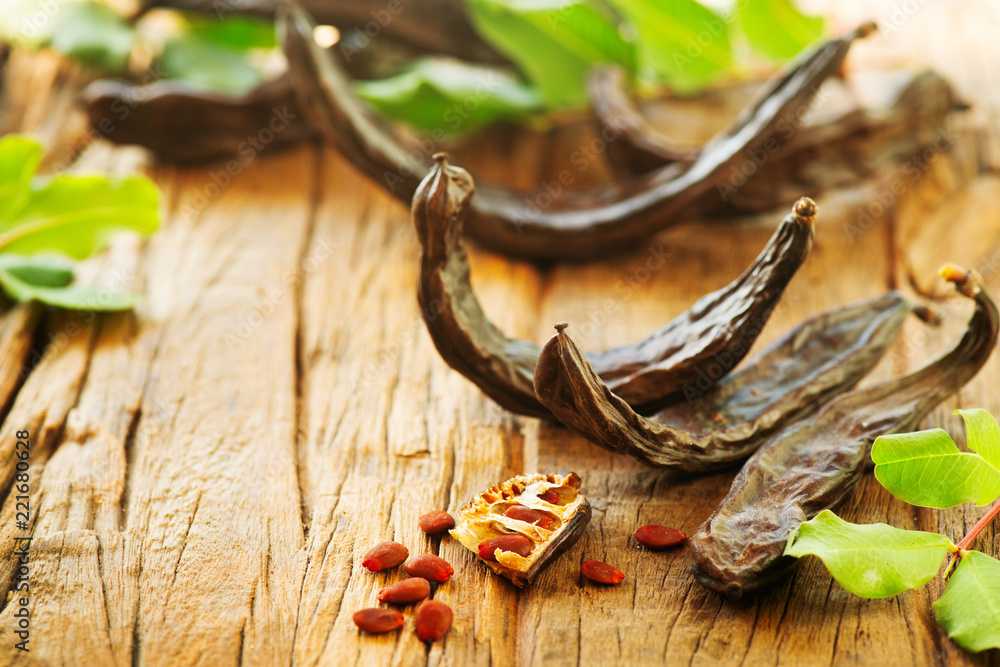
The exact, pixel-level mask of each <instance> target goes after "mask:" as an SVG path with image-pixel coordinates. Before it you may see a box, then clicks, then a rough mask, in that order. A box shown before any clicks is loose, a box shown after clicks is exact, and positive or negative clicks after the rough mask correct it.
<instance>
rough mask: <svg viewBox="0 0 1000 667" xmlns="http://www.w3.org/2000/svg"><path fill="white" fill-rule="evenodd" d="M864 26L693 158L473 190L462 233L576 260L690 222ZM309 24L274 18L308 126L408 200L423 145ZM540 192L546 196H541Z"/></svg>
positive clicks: (421, 167) (794, 116) (533, 254)
mask: <svg viewBox="0 0 1000 667" xmlns="http://www.w3.org/2000/svg"><path fill="white" fill-rule="evenodd" d="M872 29H873V25H872V24H865V25H864V26H861V27H860V28H858V29H856V30H854V31H852V32H850V33H849V34H848V35H845V36H844V37H841V38H840V39H835V40H833V41H831V42H828V43H827V44H824V45H823V46H821V47H819V48H818V49H817V50H816V51H814V52H813V53H812V55H811V56H810V57H808V58H806V59H804V60H803V61H802V62H800V63H799V65H798V66H797V67H796V68H795V69H794V70H792V71H791V72H789V73H787V74H785V75H784V76H782V77H780V78H778V79H776V80H774V81H772V82H769V83H768V84H766V85H765V86H764V87H763V89H762V92H763V93H765V95H764V96H763V97H758V98H756V99H754V100H753V101H751V102H750V104H749V105H748V106H747V108H745V109H744V110H743V112H742V113H741V114H740V115H739V116H738V117H737V119H736V120H735V122H734V123H733V124H732V125H731V126H730V127H729V128H727V129H725V130H723V131H721V132H720V133H719V134H718V135H716V137H715V138H714V139H712V141H710V142H709V143H708V144H707V145H706V146H705V148H704V150H703V151H702V152H701V153H700V154H699V155H698V157H697V159H695V160H694V161H692V162H690V163H689V164H680V163H677V164H672V165H668V166H666V167H664V168H662V169H659V170H657V171H655V172H652V173H650V174H647V175H644V176H642V177H639V178H634V179H630V180H628V181H626V182H623V183H619V184H615V185H609V186H601V187H597V188H593V189H589V190H580V191H571V192H567V193H566V194H565V196H563V197H561V198H560V199H559V200H558V201H557V202H554V203H553V204H552V205H551V206H548V207H544V210H543V207H539V206H538V205H537V204H536V203H535V202H536V196H540V195H541V194H542V192H544V190H538V191H536V192H515V191H512V190H509V189H506V188H502V187H496V186H487V185H485V184H480V189H479V195H478V196H477V198H476V199H475V200H474V201H473V202H472V203H471V204H470V209H471V215H470V218H469V224H468V230H467V231H468V234H469V236H470V237H472V238H474V239H476V240H477V241H479V242H480V243H482V244H483V245H484V246H487V247H489V248H492V249H494V250H496V251H499V252H503V253H506V254H508V255H511V256H516V257H526V258H531V259H544V260H582V259H590V258H594V257H600V256H605V255H608V254H611V253H614V252H618V251H621V250H623V249H626V248H629V247H632V246H634V245H635V244H636V243H638V242H639V241H641V240H642V239H644V238H647V237H649V236H651V235H653V234H654V233H656V232H659V231H661V230H663V229H666V228H667V227H669V226H671V225H673V224H676V223H679V222H682V221H683V220H685V219H687V218H688V217H689V207H690V206H691V205H692V204H694V203H696V202H697V201H698V199H699V198H700V197H701V195H703V194H704V193H706V192H710V191H712V190H713V189H714V188H715V186H716V184H717V183H718V182H720V181H722V180H724V179H726V178H728V177H729V175H730V171H731V169H732V168H733V167H734V166H739V165H741V164H742V163H743V162H744V161H746V160H747V159H748V158H747V151H751V152H752V151H754V150H756V149H758V148H760V147H761V146H763V145H764V144H766V143H768V142H776V143H777V144H780V143H781V142H782V140H783V139H784V138H787V134H788V133H787V131H782V130H783V129H784V128H791V127H794V125H795V123H797V122H798V120H799V117H800V116H801V114H800V113H797V112H798V111H799V110H800V109H802V108H803V106H804V105H806V104H807V103H808V102H809V100H811V99H812V97H813V95H814V94H815V93H816V90H817V89H818V86H819V83H821V82H822V81H823V80H824V79H826V78H827V77H829V76H830V75H832V74H834V73H835V72H836V71H837V69H838V68H839V67H840V64H841V62H842V61H843V59H844V56H845V55H846V54H847V51H848V49H849V48H850V45H851V43H852V42H853V41H854V40H855V39H856V38H859V37H863V36H865V35H867V34H869V33H870V32H871V31H872ZM312 30H313V24H312V22H311V21H310V19H309V18H308V16H307V15H306V14H305V13H304V12H303V11H302V10H301V9H300V8H298V7H297V6H295V5H291V4H290V5H285V6H283V9H282V11H281V12H280V20H279V30H278V32H279V35H280V36H281V41H282V44H283V46H284V49H285V57H286V59H287V60H288V66H289V71H290V72H291V74H292V79H293V82H294V85H295V90H296V92H297V93H298V94H299V96H300V106H301V107H302V109H303V111H304V112H305V113H306V117H307V119H308V121H309V122H310V123H311V124H312V125H313V127H314V128H315V129H316V131H317V132H318V133H319V134H320V135H322V136H323V138H324V139H325V140H327V141H328V142H330V143H331V144H333V145H334V146H336V147H337V148H338V149H339V150H340V152H341V153H343V154H344V155H345V157H347V158H348V159H349V160H350V161H351V162H353V163H354V164H355V166H357V167H358V168H359V169H361V170H362V171H363V172H365V173H366V174H368V175H369V176H370V177H371V178H373V179H374V180H376V181H377V182H379V183H381V184H382V185H383V187H385V188H387V189H388V190H389V191H390V192H391V193H392V194H394V195H395V196H397V197H398V198H399V199H401V200H403V201H409V200H410V198H411V197H412V196H413V193H414V192H416V190H417V187H418V185H419V183H420V175H421V174H425V173H427V171H428V170H430V169H432V168H433V162H432V160H431V156H430V155H429V152H428V151H427V149H426V146H422V145H420V144H418V143H416V142H413V141H406V140H404V139H402V138H401V137H400V135H399V134H397V133H396V132H394V130H393V128H392V126H391V125H390V124H389V123H388V122H387V121H386V120H385V119H383V118H381V117H379V116H378V115H377V114H375V113H374V112H373V111H372V110H371V109H370V108H368V107H367V106H366V105H365V104H364V103H363V102H361V101H360V100H359V99H358V98H357V97H356V96H355V95H354V94H353V93H352V92H351V90H350V81H349V79H348V77H347V76H346V74H345V73H344V72H343V70H342V68H340V67H339V65H338V63H336V62H335V60H334V59H333V58H331V57H330V56H329V54H327V53H326V52H325V51H324V50H323V49H321V48H320V47H319V46H318V45H317V44H316V43H315V41H314V40H313V38H312ZM545 196H548V195H547V193H546V195H545Z"/></svg>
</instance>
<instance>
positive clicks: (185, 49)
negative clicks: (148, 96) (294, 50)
mask: <svg viewBox="0 0 1000 667" xmlns="http://www.w3.org/2000/svg"><path fill="white" fill-rule="evenodd" d="M159 63H160V68H161V69H162V71H163V76H164V78H167V79H181V80H183V81H184V82H186V83H189V84H193V85H195V86H199V87H201V88H205V89H207V90H211V91H216V92H220V93H228V94H231V95H240V94H243V93H246V92H249V91H250V90H252V89H253V88H255V87H256V86H258V85H259V84H260V83H261V82H262V81H263V80H264V77H263V75H262V74H261V72H260V71H259V70H257V68H255V67H254V66H253V65H252V64H250V61H249V60H247V59H246V57H245V56H244V54H243V53H242V52H241V51H238V50H236V49H230V48H227V47H224V46H220V45H218V44H213V43H212V42H207V41H204V40H201V39H198V38H197V37H194V36H191V35H188V34H181V35H178V36H177V37H173V38H171V39H169V40H167V41H166V42H165V43H164V45H163V52H162V53H161V54H160V58H159Z"/></svg>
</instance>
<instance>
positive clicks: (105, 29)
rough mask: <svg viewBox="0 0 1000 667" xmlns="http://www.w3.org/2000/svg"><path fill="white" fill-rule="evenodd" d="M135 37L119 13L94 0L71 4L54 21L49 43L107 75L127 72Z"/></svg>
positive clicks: (57, 49)
mask: <svg viewBox="0 0 1000 667" xmlns="http://www.w3.org/2000/svg"><path fill="white" fill-rule="evenodd" d="M134 40H135V34H134V31H133V30H132V28H131V27H130V26H129V25H128V24H127V23H126V22H125V19H123V18H122V17H121V16H120V15H119V14H118V12H116V11H115V10H113V9H111V7H108V6H107V5H104V4H101V3H99V2H93V1H91V0H84V1H83V2H70V3H68V4H66V5H65V6H64V7H63V8H62V9H61V10H60V11H59V12H58V13H57V14H56V15H55V16H54V17H53V19H52V29H51V33H50V35H49V41H48V44H49V46H51V47H52V48H53V49H55V50H56V51H59V52H60V53H64V54H66V55H68V56H71V57H73V58H76V59H77V60H79V61H80V62H82V63H84V64H85V65H88V66H90V67H94V68H96V69H99V70H103V71H106V72H118V71H121V70H123V69H125V64H126V63H127V62H128V58H129V54H131V52H132V44H133V42H134Z"/></svg>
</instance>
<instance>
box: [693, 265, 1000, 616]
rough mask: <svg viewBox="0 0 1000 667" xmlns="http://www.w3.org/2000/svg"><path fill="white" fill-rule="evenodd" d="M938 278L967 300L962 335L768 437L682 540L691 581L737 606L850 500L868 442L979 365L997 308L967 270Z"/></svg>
mask: <svg viewBox="0 0 1000 667" xmlns="http://www.w3.org/2000/svg"><path fill="white" fill-rule="evenodd" d="M942 275H943V276H944V277H945V279H946V280H948V281H950V282H953V283H955V285H956V287H957V288H958V292H959V293H960V294H962V295H963V296H966V297H968V298H970V299H973V300H974V301H975V308H974V310H973V313H972V316H971V318H970V319H969V321H968V324H967V326H966V330H965V333H964V334H963V335H962V337H961V338H960V339H959V340H958V341H957V342H956V343H955V344H954V345H953V346H952V347H951V349H949V350H948V351H946V352H945V353H943V354H942V355H941V356H939V357H938V358H937V359H935V360H934V361H932V362H930V363H928V364H927V365H925V366H923V367H922V368H920V369H918V370H915V371H913V372H912V373H908V374H906V375H902V376H900V377H896V378H893V379H892V380H889V381H887V382H883V383H881V384H878V385H875V386H873V387H868V388H865V389H859V390H857V391H853V392H851V393H849V394H844V395H842V396H840V397H838V398H836V399H834V400H833V401H831V402H829V403H827V404H826V406H825V407H824V408H823V409H822V410H821V411H820V412H819V413H818V414H817V415H815V416H814V417H813V418H812V419H808V420H803V421H800V422H798V423H796V424H793V425H791V426H789V427H787V428H785V429H784V430H782V431H780V432H778V433H775V434H774V435H773V436H772V437H771V438H769V439H768V440H767V442H765V443H764V444H763V445H762V446H761V448H760V449H759V450H758V451H757V453H756V454H754V456H752V457H751V458H750V459H749V460H748V461H747V462H746V464H745V465H744V466H743V469H742V470H740V473H739V474H738V475H737V476H736V479H735V480H734V481H733V485H732V487H731V488H730V490H729V494H728V495H727V496H726V497H725V498H724V499H723V501H722V502H721V503H720V504H719V506H718V508H717V509H716V510H715V512H714V513H713V514H712V516H711V517H709V519H708V520H707V521H706V522H705V523H704V524H702V525H701V527H700V528H698V530H697V531H696V532H695V534H694V535H692V536H691V540H690V544H691V554H692V557H693V559H694V563H693V565H692V569H693V570H694V573H695V575H696V577H697V578H698V581H700V582H701V583H702V584H704V585H705V586H706V587H708V588H710V589H712V590H715V591H718V592H720V593H725V594H727V595H729V596H730V597H732V598H738V597H740V596H741V595H742V594H743V593H745V592H746V591H750V590H753V589H756V588H758V587H760V586H761V585H762V584H765V583H768V582H770V581H772V580H774V579H775V578H778V577H780V576H782V575H783V574H785V573H786V572H787V571H788V569H789V567H791V566H792V565H793V564H794V563H795V562H797V561H796V559H793V558H788V557H785V556H783V554H784V550H785V545H786V543H787V542H788V538H789V537H790V536H791V534H792V533H793V532H795V530H796V529H797V528H798V526H800V525H801V524H802V523H803V522H804V521H808V520H809V519H811V518H812V517H814V516H816V515H817V514H819V512H821V511H822V510H824V509H829V508H832V507H834V506H836V505H837V504H838V503H839V502H841V501H842V500H843V499H844V498H845V497H847V495H848V494H850V492H851V490H852V489H853V488H854V485H855V483H856V482H857V480H858V479H859V478H860V476H861V475H862V474H863V472H864V469H865V464H866V462H867V461H868V460H869V458H870V451H871V445H872V443H873V442H874V441H875V438H877V437H878V436H880V435H887V434H891V433H900V432H904V431H911V430H913V429H915V428H916V427H917V425H918V424H919V423H920V421H921V420H922V419H923V418H924V417H925V416H926V415H927V413H928V412H930V410H931V409H933V408H934V407H935V406H936V405H937V404H938V403H940V402H941V401H943V400H944V399H945V398H947V397H948V396H950V395H951V394H953V393H954V392H956V391H958V390H959V389H960V388H961V387H962V386H963V385H965V384H966V383H967V382H968V381H969V380H971V379H972V378H973V377H974V376H975V375H976V373H978V372H979V369H980V368H982V367H983V365H984V364H985V363H986V360H987V359H989V357H990V355H991V354H992V352H993V348H994V347H995V346H996V343H997V333H998V329H1000V315H998V313H997V308H996V306H995V305H994V303H993V301H992V300H991V299H990V297H989V295H987V293H986V290H985V288H984V284H983V279H982V278H981V277H980V276H979V274H978V273H976V272H975V271H965V270H963V269H958V268H956V267H951V266H948V267H945V269H943V270H942Z"/></svg>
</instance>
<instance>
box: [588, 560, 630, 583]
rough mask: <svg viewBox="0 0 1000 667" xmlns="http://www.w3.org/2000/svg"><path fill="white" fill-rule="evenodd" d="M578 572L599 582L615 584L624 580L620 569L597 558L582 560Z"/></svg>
mask: <svg viewBox="0 0 1000 667" xmlns="http://www.w3.org/2000/svg"><path fill="white" fill-rule="evenodd" d="M580 572H582V573H583V576H585V577H587V578H588V579H590V580H591V581H596V582H597V583H599V584H610V585H612V586H617V585H618V584H620V583H621V582H622V581H624V580H625V575H624V574H623V573H622V572H621V571H620V570H618V569H616V568H614V567H611V566H610V565H608V564H607V563H602V562H601V561H599V560H588V561H584V563H583V565H581V566H580Z"/></svg>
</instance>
